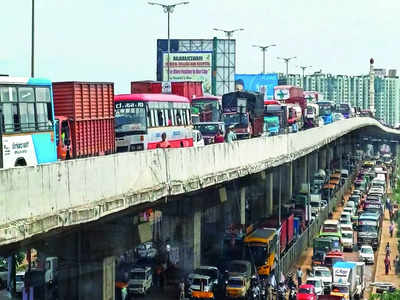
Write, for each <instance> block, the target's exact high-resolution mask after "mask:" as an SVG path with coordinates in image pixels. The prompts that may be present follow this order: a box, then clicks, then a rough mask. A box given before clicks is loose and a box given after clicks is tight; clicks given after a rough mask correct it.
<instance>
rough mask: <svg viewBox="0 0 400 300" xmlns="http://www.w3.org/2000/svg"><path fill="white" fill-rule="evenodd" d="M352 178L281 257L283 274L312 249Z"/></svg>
mask: <svg viewBox="0 0 400 300" xmlns="http://www.w3.org/2000/svg"><path fill="white" fill-rule="evenodd" d="M351 182H352V178H349V179H347V180H346V182H345V184H344V185H343V186H342V187H341V188H340V189H339V190H338V191H337V192H336V193H335V194H334V196H333V197H332V198H331V200H330V201H329V203H328V206H327V207H325V208H324V209H322V210H321V211H320V212H319V214H318V217H316V218H315V219H314V221H313V222H312V223H311V224H310V225H309V226H308V227H307V228H306V230H304V231H303V232H302V233H301V235H300V236H299V238H298V239H297V240H296V241H295V242H294V244H293V245H292V246H291V247H290V248H289V249H288V250H287V251H286V253H285V254H284V255H283V256H282V257H281V266H280V270H282V272H283V274H287V273H288V272H289V271H290V270H291V269H293V266H294V264H295V263H296V262H297V261H298V260H299V259H300V257H301V255H302V253H303V252H304V251H305V250H306V249H307V248H309V247H312V244H313V239H314V238H315V237H316V235H317V234H318V233H319V232H320V229H321V226H322V224H323V223H324V221H325V220H326V219H328V217H329V213H331V212H332V211H333V208H334V207H336V206H337V204H338V202H339V201H340V200H341V199H342V197H343V196H344V195H345V193H346V192H347V191H348V189H349V188H350V186H351Z"/></svg>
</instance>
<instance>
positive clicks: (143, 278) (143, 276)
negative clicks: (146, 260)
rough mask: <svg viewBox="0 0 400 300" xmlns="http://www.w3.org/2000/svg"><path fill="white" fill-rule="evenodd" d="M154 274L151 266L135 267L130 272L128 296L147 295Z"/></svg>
mask: <svg viewBox="0 0 400 300" xmlns="http://www.w3.org/2000/svg"><path fill="white" fill-rule="evenodd" d="M152 283H153V275H152V271H151V268H150V267H143V268H134V269H132V270H131V271H130V272H129V280H128V296H131V295H133V294H142V295H145V294H146V293H147V292H148V291H149V290H150V288H151V286H152Z"/></svg>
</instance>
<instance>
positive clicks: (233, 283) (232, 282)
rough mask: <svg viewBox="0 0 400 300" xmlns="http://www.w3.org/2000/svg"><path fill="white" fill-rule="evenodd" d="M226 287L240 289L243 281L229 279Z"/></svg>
mask: <svg viewBox="0 0 400 300" xmlns="http://www.w3.org/2000/svg"><path fill="white" fill-rule="evenodd" d="M228 285H229V286H231V287H242V286H243V281H242V280H240V279H229V281H228Z"/></svg>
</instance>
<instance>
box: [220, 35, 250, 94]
mask: <svg viewBox="0 0 400 300" xmlns="http://www.w3.org/2000/svg"><path fill="white" fill-rule="evenodd" d="M213 30H215V31H222V32H224V33H225V35H226V37H227V38H228V92H229V89H230V84H231V72H230V70H229V65H230V52H231V48H230V47H231V38H232V36H233V33H235V32H236V31H243V30H244V29H243V28H237V29H233V30H224V29H219V28H213Z"/></svg>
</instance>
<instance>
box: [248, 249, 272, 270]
mask: <svg viewBox="0 0 400 300" xmlns="http://www.w3.org/2000/svg"><path fill="white" fill-rule="evenodd" d="M246 255H247V256H248V258H249V259H251V257H253V259H254V263H255V265H256V266H257V267H260V266H263V265H265V264H266V261H267V256H268V249H267V247H262V246H250V247H247V249H246ZM246 258H247V257H246ZM250 261H251V260H250Z"/></svg>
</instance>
